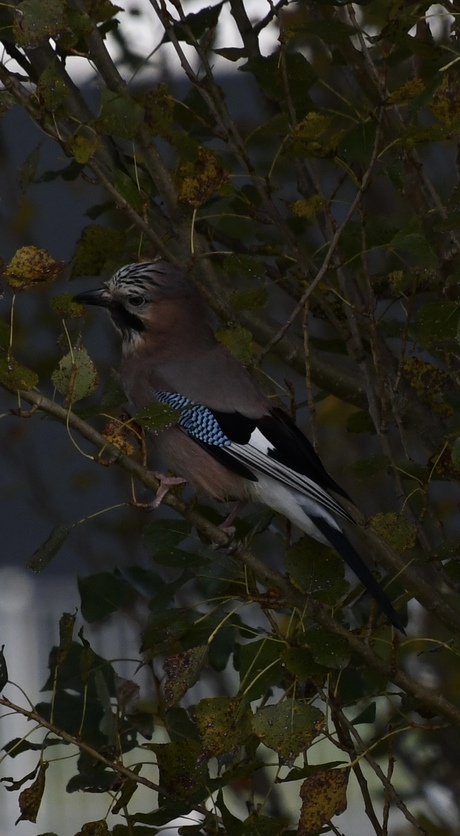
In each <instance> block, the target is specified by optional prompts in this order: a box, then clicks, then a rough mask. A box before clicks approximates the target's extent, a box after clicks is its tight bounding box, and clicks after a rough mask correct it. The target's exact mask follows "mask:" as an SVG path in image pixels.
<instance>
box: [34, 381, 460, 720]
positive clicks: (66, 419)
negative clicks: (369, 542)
mask: <svg viewBox="0 0 460 836" xmlns="http://www.w3.org/2000/svg"><path fill="white" fill-rule="evenodd" d="M20 394H21V398H22V399H23V400H25V401H27V402H28V403H31V404H34V405H35V406H36V408H37V409H38V410H41V411H42V412H45V413H46V414H48V415H51V416H53V417H54V418H56V419H58V420H59V421H60V422H61V423H63V424H66V425H68V426H69V427H70V428H71V429H74V430H76V431H77V432H79V433H80V435H81V436H82V437H83V438H86V439H87V440H88V441H90V442H91V443H92V444H94V445H95V446H96V447H97V448H98V450H99V452H101V451H102V450H104V451H105V452H107V453H108V454H110V456H111V457H113V460H114V461H115V462H116V463H117V464H118V465H119V466H120V467H121V468H122V469H123V470H125V471H126V472H127V473H129V474H130V475H131V476H134V477H135V478H136V479H139V480H140V481H141V482H142V483H143V484H144V485H145V486H146V487H148V488H151V489H153V490H156V489H157V487H158V481H157V479H156V478H155V476H154V475H153V474H152V473H151V471H149V470H148V469H147V468H145V467H143V466H142V465H140V464H138V463H137V462H135V461H134V460H133V459H131V458H130V457H129V456H127V455H126V454H124V453H122V452H121V450H120V449H119V448H117V447H114V446H113V445H112V444H109V443H107V440H106V439H105V438H104V436H102V435H101V434H100V433H98V432H97V430H95V429H93V427H91V426H90V425H89V424H87V423H86V422H85V421H82V420H81V419H80V418H78V417H77V416H76V415H74V414H73V413H70V414H69V413H68V411H67V410H66V409H64V408H63V407H61V406H60V405H59V404H57V403H55V402H54V401H51V400H49V399H48V398H45V397H44V396H43V395H41V394H40V393H39V392H37V391H36V390H29V391H27V392H21V393H20ZM164 502H165V504H167V505H168V506H170V507H171V508H174V509H175V510H176V511H177V512H178V513H179V514H181V515H182V516H183V517H185V518H186V519H187V520H188V521H189V522H190V523H191V524H192V525H194V526H195V527H196V528H197V529H198V530H199V531H200V532H202V533H203V534H205V535H206V537H208V538H209V539H211V540H212V541H213V542H214V543H217V544H218V545H220V546H226V545H228V543H229V538H228V535H227V534H226V533H225V532H224V531H222V529H220V528H218V527H217V526H215V525H213V524H212V523H211V522H210V521H209V520H207V519H206V518H205V517H203V516H202V514H200V513H198V512H197V511H195V510H194V509H193V508H190V507H189V506H187V504H186V503H185V502H183V501H182V500H181V499H179V498H177V497H175V496H171V495H168V496H167V497H166V498H165V500H164ZM234 554H235V555H236V556H237V557H239V558H240V559H241V561H242V562H243V563H244V564H245V565H246V566H248V567H249V568H250V569H251V570H252V571H253V572H254V573H255V575H256V576H257V578H258V579H259V581H261V582H262V583H263V584H264V585H266V586H268V587H269V588H270V587H274V588H276V589H278V590H280V592H281V593H282V594H283V596H284V598H285V600H286V602H287V604H289V605H290V606H291V607H294V608H296V609H298V610H300V611H301V612H305V611H306V612H307V614H308V616H309V617H311V618H312V619H313V620H315V621H316V622H317V623H318V624H319V625H320V626H321V627H323V628H324V629H326V630H328V631H329V632H331V633H333V634H335V635H337V636H342V637H343V638H344V639H345V640H346V641H347V642H348V644H349V646H350V648H351V649H352V650H353V651H354V652H355V653H356V654H357V656H358V657H360V658H361V659H362V661H363V662H364V663H365V664H366V665H368V666H369V667H370V668H372V669H373V670H375V671H377V672H378V673H380V674H381V675H382V676H384V677H385V678H386V679H388V680H390V681H391V682H393V683H394V684H395V685H397V686H398V687H400V688H401V689H402V690H403V691H405V692H406V693H408V694H410V695H411V696H412V697H414V698H415V700H417V701H420V703H422V704H423V705H424V706H426V707H428V708H429V709H431V710H432V711H433V712H434V713H435V714H441V715H442V716H443V717H444V718H446V719H447V720H449V721H450V722H451V723H452V724H453V725H454V726H455V727H457V728H460V709H458V708H457V707H456V706H454V705H453V704H452V703H451V702H449V701H448V700H446V699H445V698H444V697H443V696H442V695H441V694H439V693H437V692H436V691H433V690H431V689H429V688H426V687H425V686H424V685H422V684H421V683H419V682H417V681H416V680H414V678H413V677H412V676H408V675H407V674H405V673H404V672H403V671H402V670H400V669H398V668H395V666H394V664H393V662H387V661H386V660H384V659H383V658H382V657H380V656H379V655H378V654H377V653H375V651H374V650H373V648H372V647H371V646H370V644H367V643H365V642H364V641H363V640H362V639H360V638H359V637H358V636H357V635H355V634H354V633H351V632H349V631H348V630H346V629H345V627H343V626H342V625H341V624H339V623H338V622H337V621H335V620H334V618H332V616H331V615H330V611H329V608H328V607H326V606H324V605H323V604H321V603H320V602H319V601H317V600H315V599H313V598H308V599H307V600H306V598H305V595H304V594H303V593H301V592H299V591H298V590H297V589H295V588H294V587H293V586H292V584H291V583H290V581H289V579H288V578H287V577H285V576H284V575H281V574H280V573H279V572H274V571H273V570H271V569H269V568H268V567H267V566H265V565H264V564H263V563H262V562H261V561H260V560H259V559H258V558H256V557H255V556H254V554H253V553H252V552H251V551H250V550H249V549H248V548H246V547H245V546H244V545H238V546H237V547H236V548H235V551H234ZM306 604H307V606H306ZM437 614H438V616H439V617H440V619H441V620H443V621H444V623H446V624H447V625H450V619H451V616H452V617H453V620H454V622H455V623H456V624H457V622H458V619H459V616H458V613H456V612H455V611H452V610H451V608H450V607H449V605H448V604H447V603H446V604H445V608H444V609H443V610H442V612H441V611H440V610H438V611H437ZM456 629H457V630H458V627H456Z"/></svg>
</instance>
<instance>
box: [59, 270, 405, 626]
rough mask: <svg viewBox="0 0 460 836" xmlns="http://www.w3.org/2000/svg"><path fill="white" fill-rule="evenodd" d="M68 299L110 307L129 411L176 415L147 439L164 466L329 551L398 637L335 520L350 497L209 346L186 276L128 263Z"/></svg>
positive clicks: (205, 320) (276, 410)
mask: <svg viewBox="0 0 460 836" xmlns="http://www.w3.org/2000/svg"><path fill="white" fill-rule="evenodd" d="M74 301H76V302H79V303H81V304H84V305H96V306H100V307H102V308H105V309H106V310H107V311H108V313H109V315H110V318H111V320H112V323H113V325H114V326H115V329H116V330H117V331H118V333H119V335H120V337H121V355H122V357H121V380H122V384H123V388H124V390H125V394H126V396H127V398H128V400H129V401H130V402H131V404H132V405H133V406H134V407H135V409H137V410H140V409H142V408H143V407H146V406H148V405H149V404H151V403H153V402H159V403H163V404H166V405H168V406H170V407H173V408H174V409H177V410H178V415H179V417H178V419H177V422H176V423H175V424H173V425H172V426H170V427H168V428H166V429H164V430H162V431H161V432H159V433H158V434H157V435H156V436H155V439H154V446H155V448H156V450H157V452H158V454H159V456H160V458H161V460H162V462H163V464H164V465H166V467H167V468H168V469H170V470H171V471H173V472H174V473H176V474H177V475H178V476H179V477H180V478H181V479H182V480H185V481H187V482H189V483H190V484H191V485H192V486H193V487H194V489H195V490H196V491H197V492H199V493H202V494H204V495H206V496H208V497H212V498H214V499H216V500H220V501H227V500H230V499H236V500H240V501H246V500H250V501H256V502H260V503H263V504H265V505H267V506H269V507H270V508H271V509H272V510H274V511H276V512H278V513H280V514H282V515H284V516H285V517H286V518H287V519H288V520H290V521H291V522H292V523H293V524H294V525H295V526H297V527H298V528H299V529H300V530H301V531H303V532H304V533H306V534H307V535H309V536H310V537H313V538H314V539H316V540H317V541H319V542H321V543H325V544H327V545H329V546H332V547H333V548H334V549H335V550H336V551H337V552H338V554H339V555H340V556H341V557H342V559H343V560H344V561H345V563H346V564H347V565H348V566H349V567H350V568H351V569H352V571H353V572H354V574H355V575H356V576H357V578H358V579H359V580H360V581H361V583H362V584H363V585H364V586H365V587H366V589H367V590H368V591H369V593H370V594H371V595H372V596H373V598H374V599H375V601H376V602H377V604H378V605H379V607H380V608H381V609H382V610H383V612H384V613H385V615H386V616H387V618H388V619H389V621H390V622H391V624H392V625H393V626H394V627H396V628H397V629H398V630H400V631H401V632H403V633H404V632H405V631H404V627H403V625H402V622H401V619H400V617H399V615H398V613H397V612H396V611H395V609H394V607H393V605H392V604H391V602H390V600H389V598H388V597H387V595H386V593H385V592H384V591H383V589H382V587H381V586H380V584H379V582H378V581H377V580H376V578H375V577H374V575H373V574H372V572H371V571H370V569H369V568H368V566H367V565H366V563H365V562H364V560H363V559H362V558H361V557H360V555H359V554H358V553H357V551H356V550H355V548H354V546H353V545H352V543H351V542H350V540H349V539H348V537H347V536H346V534H345V533H344V532H343V530H342V528H341V526H340V524H339V523H338V522H337V519H336V518H337V517H338V518H339V519H343V520H346V521H347V522H351V523H353V522H354V520H353V517H352V516H351V514H350V513H349V512H348V511H347V510H346V509H345V508H344V507H343V505H342V504H341V503H340V501H338V500H337V499H336V498H335V497H334V494H335V495H336V496H339V497H341V498H344V499H346V500H348V496H347V494H346V493H345V491H344V490H343V489H342V488H341V487H340V486H339V485H338V484H337V483H336V482H335V481H334V479H333V478H332V477H331V476H330V475H329V473H328V472H327V471H326V469H325V467H324V465H323V463H322V461H321V459H320V458H319V456H318V455H317V453H316V451H315V449H314V448H313V446H312V444H311V443H310V441H309V440H308V438H307V436H306V435H304V433H303V432H302V431H301V430H300V429H299V427H298V426H297V425H296V423H295V422H294V420H293V419H292V418H291V417H290V415H289V414H288V413H287V412H285V411H284V410H283V409H282V408H281V407H279V406H278V405H274V404H273V403H272V401H271V400H270V398H269V397H268V395H267V394H266V393H265V392H264V391H262V389H261V388H260V387H259V386H258V385H257V384H256V383H255V381H254V379H253V377H252V375H251V374H250V372H249V371H248V369H246V368H245V367H244V366H243V365H242V364H241V363H240V362H239V361H238V360H237V359H236V358H235V357H234V356H233V355H232V354H231V353H230V352H229V351H228V350H227V349H226V348H225V347H224V346H223V345H222V343H220V342H219V341H218V340H217V338H216V336H215V333H214V329H213V314H212V312H211V309H210V308H209V307H208V305H207V303H206V301H205V298H204V295H203V294H202V292H201V291H200V290H199V288H198V286H197V284H196V283H195V282H194V281H193V280H192V279H191V277H190V276H189V275H188V274H187V273H186V272H185V271H183V270H182V269H180V268H179V267H177V266H175V265H173V264H172V263H170V262H169V261H166V260H164V259H157V260H155V261H145V262H136V263H133V264H127V265H125V266H124V267H122V268H121V269H119V270H118V271H117V272H116V273H115V274H114V275H113V276H112V277H111V278H109V279H108V281H106V282H104V283H103V284H102V285H101V286H100V287H97V288H95V289H93V290H85V291H83V292H82V293H79V294H77V295H76V296H74ZM164 482H165V486H164V487H163V493H165V492H166V490H167V489H168V487H169V483H168V481H167V479H165V480H164ZM160 490H162V488H161V486H160Z"/></svg>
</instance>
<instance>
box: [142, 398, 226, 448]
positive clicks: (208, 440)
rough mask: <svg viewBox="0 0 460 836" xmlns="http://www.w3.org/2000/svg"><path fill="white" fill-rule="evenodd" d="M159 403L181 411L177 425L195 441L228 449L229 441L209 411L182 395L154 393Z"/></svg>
mask: <svg viewBox="0 0 460 836" xmlns="http://www.w3.org/2000/svg"><path fill="white" fill-rule="evenodd" d="M155 395H156V397H157V398H158V400H159V401H161V403H165V404H168V406H172V407H173V409H178V410H180V411H181V417H180V418H179V421H178V424H179V426H180V427H182V429H183V430H185V432H187V433H188V434H189V435H191V436H192V438H194V439H195V440H196V441H200V442H201V443H203V444H210V445H212V446H213V447H230V445H231V443H232V442H231V440H230V438H228V436H227V435H226V434H225V433H224V431H223V430H222V428H221V427H220V426H219V424H218V422H217V419H216V417H215V416H214V415H213V413H212V412H211V410H210V409H208V408H207V407H206V406H203V405H202V404H197V403H193V401H190V400H189V399H188V398H186V397H184V395H179V394H178V393H177V392H164V391H162V390H160V391H157V392H155Z"/></svg>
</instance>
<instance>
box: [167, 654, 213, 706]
mask: <svg viewBox="0 0 460 836" xmlns="http://www.w3.org/2000/svg"><path fill="white" fill-rule="evenodd" d="M207 655H208V648H207V646H206V645H204V646H199V647H191V648H190V649H189V650H186V651H185V652H184V653H178V654H177V655H176V656H170V657H169V659H166V661H165V662H164V664H163V670H164V671H165V673H166V676H167V679H166V683H165V688H164V691H165V700H166V707H167V708H171V706H173V705H175V704H176V703H178V702H179V700H180V699H182V697H183V696H184V694H185V693H186V692H187V691H188V689H189V688H191V687H192V685H195V682H196V681H197V679H198V677H199V675H200V673H201V671H202V668H203V665H204V664H205V662H206V659H207Z"/></svg>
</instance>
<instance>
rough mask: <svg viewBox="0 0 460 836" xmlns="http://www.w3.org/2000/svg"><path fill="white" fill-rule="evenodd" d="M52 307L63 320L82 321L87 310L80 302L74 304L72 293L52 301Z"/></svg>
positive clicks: (54, 298) (54, 297) (55, 297)
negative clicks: (73, 319)
mask: <svg viewBox="0 0 460 836" xmlns="http://www.w3.org/2000/svg"><path fill="white" fill-rule="evenodd" d="M50 304H51V307H52V309H53V311H55V312H56V313H57V314H58V316H60V317H62V318H63V319H72V318H75V319H82V317H84V316H85V313H86V309H85V307H84V305H81V304H80V302H74V301H73V297H72V294H71V293H61V294H60V295H59V296H53V298H52V299H51V300H50Z"/></svg>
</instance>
